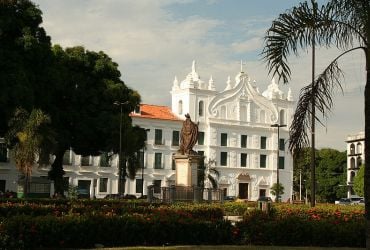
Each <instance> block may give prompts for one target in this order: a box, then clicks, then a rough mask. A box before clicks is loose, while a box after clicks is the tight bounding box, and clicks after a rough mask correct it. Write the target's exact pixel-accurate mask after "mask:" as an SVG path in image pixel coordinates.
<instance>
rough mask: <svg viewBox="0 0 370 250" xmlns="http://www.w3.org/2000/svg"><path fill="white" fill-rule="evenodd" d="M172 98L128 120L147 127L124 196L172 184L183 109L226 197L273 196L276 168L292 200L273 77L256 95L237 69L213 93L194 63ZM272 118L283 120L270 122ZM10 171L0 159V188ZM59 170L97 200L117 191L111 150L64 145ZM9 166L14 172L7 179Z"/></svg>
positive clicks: (282, 103) (288, 100) (286, 109)
mask: <svg viewBox="0 0 370 250" xmlns="http://www.w3.org/2000/svg"><path fill="white" fill-rule="evenodd" d="M171 96H172V106H171V107H166V106H156V105H148V104H141V105H140V108H139V109H137V110H135V112H133V113H132V114H131V117H132V120H133V124H135V125H139V126H140V127H142V128H145V129H147V130H148V131H147V141H146V147H145V149H143V151H142V152H141V153H140V158H141V162H142V164H143V165H144V171H141V170H139V171H138V173H137V175H136V177H135V179H134V180H128V181H127V182H126V187H125V190H126V193H127V194H133V195H136V196H140V195H141V194H142V193H143V194H144V195H145V194H146V193H147V188H146V187H147V186H149V185H154V186H155V187H157V188H155V192H157V193H158V195H160V192H161V189H160V187H164V186H170V185H173V184H175V170H174V167H175V166H174V162H173V160H172V155H173V154H174V153H175V152H176V151H177V150H178V149H179V144H180V131H181V127H182V122H183V120H184V119H185V114H187V113H189V114H190V116H191V119H192V121H194V122H197V123H199V131H200V132H199V139H198V143H197V145H196V146H195V147H194V149H195V150H196V151H198V153H200V154H203V155H204V156H205V158H206V159H207V160H208V159H210V160H215V161H216V168H217V170H218V171H219V172H220V177H219V180H218V183H219V187H220V188H222V189H223V190H224V194H225V195H228V196H236V197H239V198H241V199H248V200H257V199H258V198H259V197H260V196H271V193H270V191H271V186H272V185H273V184H274V183H276V181H277V172H279V180H280V183H281V184H282V185H283V186H284V194H283V195H282V200H283V201H285V200H288V199H289V198H291V196H292V181H293V180H292V179H293V160H292V156H291V155H290V154H289V153H288V150H287V143H286V142H287V139H288V128H289V126H290V124H291V120H292V116H293V99H292V95H291V91H290V90H289V91H288V93H286V94H285V93H284V92H283V91H281V90H280V89H279V87H278V85H277V84H276V83H275V81H274V80H272V82H271V84H270V85H269V86H268V88H267V90H265V91H264V92H262V93H260V91H259V90H258V88H257V84H256V82H253V81H251V80H250V77H249V75H248V74H247V73H245V72H243V70H242V69H241V72H239V73H238V74H237V75H236V76H235V78H234V80H231V78H230V77H228V79H227V82H226V86H225V89H224V90H223V91H221V92H218V91H216V89H215V84H214V81H213V79H212V77H210V79H209V81H208V82H204V81H202V80H201V78H200V76H199V74H198V72H197V71H196V65H195V62H193V65H192V69H191V72H190V73H189V74H188V75H187V76H186V78H185V79H184V80H183V81H181V82H179V81H178V80H177V79H176V78H175V80H174V82H173V86H172V91H171ZM273 124H275V125H276V124H280V125H281V124H284V125H287V126H286V127H281V128H276V127H272V126H271V125H273ZM278 129H279V134H280V136H279V138H278ZM123 140H124V137H123ZM123 145H125V144H124V142H123ZM278 150H279V151H278ZM5 151H6V150H5ZM278 155H279V157H278ZM7 159H8V158H7ZM278 165H279V171H277V166H278ZM49 168H50V166H44V167H35V171H34V175H35V176H47V171H48V170H49ZM10 169H13V170H14V164H12V163H10V164H9V163H6V164H2V163H0V172H1V177H0V184H1V185H3V186H5V188H3V189H13V190H14V188H15V187H16V180H17V174H14V173H15V171H13V170H10ZM64 170H65V171H66V174H65V178H66V182H68V183H69V184H70V185H74V186H77V187H78V190H79V192H80V194H81V195H85V196H86V197H94V196H95V197H97V198H102V197H105V196H106V195H107V194H112V193H113V194H114V193H117V190H118V188H117V182H118V170H117V157H116V156H115V155H113V156H109V155H107V154H102V155H101V156H94V157H92V156H89V157H82V156H79V155H75V154H74V153H73V152H72V151H68V152H67V153H66V154H65V159H64ZM7 171H8V172H9V173H10V172H14V173H13V174H9V176H7V177H5V176H4V175H3V173H6V172H7ZM10 175H12V176H13V177H10ZM3 176H4V177H3ZM0 187H2V186H0Z"/></svg>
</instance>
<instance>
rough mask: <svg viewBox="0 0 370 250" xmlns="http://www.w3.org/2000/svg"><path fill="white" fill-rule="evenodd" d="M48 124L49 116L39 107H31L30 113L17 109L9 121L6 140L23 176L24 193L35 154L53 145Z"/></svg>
mask: <svg viewBox="0 0 370 250" xmlns="http://www.w3.org/2000/svg"><path fill="white" fill-rule="evenodd" d="M49 125H50V118H49V116H47V115H46V114H44V113H43V112H42V111H41V110H39V109H33V110H32V112H31V113H30V114H29V113H28V112H27V111H26V110H24V109H17V110H16V111H15V113H14V117H13V118H12V119H11V120H10V122H9V126H10V129H9V131H8V133H7V135H6V141H7V144H8V145H10V146H11V147H12V152H13V156H14V160H15V164H16V166H17V168H18V170H19V171H20V172H21V173H22V174H23V176H24V180H23V182H24V193H25V195H27V192H28V182H29V178H30V176H31V173H32V169H33V166H34V164H35V163H36V157H37V155H40V154H41V151H42V149H46V148H49V149H50V148H51V147H52V145H53V142H54V134H53V132H52V130H51V128H50V127H49Z"/></svg>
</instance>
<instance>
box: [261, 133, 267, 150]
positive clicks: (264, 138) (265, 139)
mask: <svg viewBox="0 0 370 250" xmlns="http://www.w3.org/2000/svg"><path fill="white" fill-rule="evenodd" d="M266 141H267V138H266V137H265V136H261V149H266Z"/></svg>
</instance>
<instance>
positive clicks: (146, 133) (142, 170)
mask: <svg viewBox="0 0 370 250" xmlns="http://www.w3.org/2000/svg"><path fill="white" fill-rule="evenodd" d="M149 131H150V128H147V129H145V135H146V139H145V145H144V155H143V166H142V167H141V184H142V187H141V198H142V197H143V196H144V166H145V148H146V145H147V142H148V132H149Z"/></svg>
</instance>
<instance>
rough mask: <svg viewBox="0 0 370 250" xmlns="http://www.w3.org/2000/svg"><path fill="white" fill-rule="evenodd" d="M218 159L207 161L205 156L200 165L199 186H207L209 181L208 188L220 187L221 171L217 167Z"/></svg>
mask: <svg viewBox="0 0 370 250" xmlns="http://www.w3.org/2000/svg"><path fill="white" fill-rule="evenodd" d="M215 166H216V161H215V160H211V159H208V161H206V159H205V158H203V159H202V160H201V161H200V163H199V166H198V186H199V187H205V184H208V183H209V187H208V188H217V187H218V178H219V176H220V172H219V171H218V170H217V169H216V167H215Z"/></svg>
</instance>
